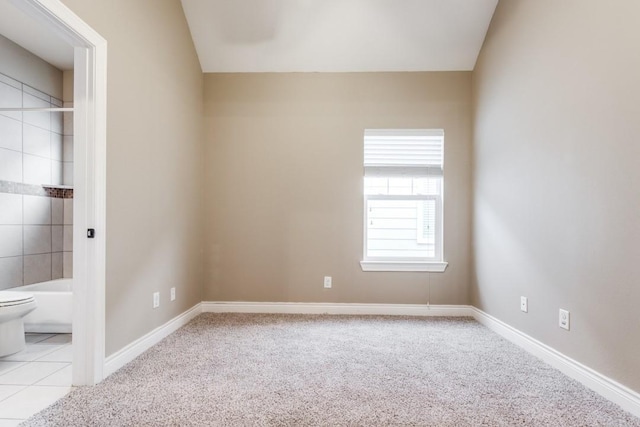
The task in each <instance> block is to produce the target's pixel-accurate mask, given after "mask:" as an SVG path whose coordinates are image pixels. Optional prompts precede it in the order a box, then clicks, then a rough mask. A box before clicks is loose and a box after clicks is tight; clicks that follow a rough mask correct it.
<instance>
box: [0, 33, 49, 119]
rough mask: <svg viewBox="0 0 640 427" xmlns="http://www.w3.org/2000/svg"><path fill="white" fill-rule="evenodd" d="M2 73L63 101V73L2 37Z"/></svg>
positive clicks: (0, 49)
mask: <svg viewBox="0 0 640 427" xmlns="http://www.w3.org/2000/svg"><path fill="white" fill-rule="evenodd" d="M0 73H2V74H4V75H6V76H9V77H12V78H14V79H16V80H18V81H20V82H22V83H26V84H28V85H29V86H31V87H33V88H35V89H38V90H40V91H42V92H44V93H46V94H47V95H51V96H54V97H56V98H58V99H62V71H60V70H59V69H57V68H56V67H54V66H53V65H51V64H49V63H48V62H46V61H45V60H43V59H41V58H39V57H37V56H35V55H34V54H33V53H31V52H29V51H28V50H26V49H24V48H23V47H22V46H18V45H17V44H15V43H14V42H12V41H11V40H9V39H8V38H6V37H4V36H2V35H0ZM18 107H21V105H18Z"/></svg>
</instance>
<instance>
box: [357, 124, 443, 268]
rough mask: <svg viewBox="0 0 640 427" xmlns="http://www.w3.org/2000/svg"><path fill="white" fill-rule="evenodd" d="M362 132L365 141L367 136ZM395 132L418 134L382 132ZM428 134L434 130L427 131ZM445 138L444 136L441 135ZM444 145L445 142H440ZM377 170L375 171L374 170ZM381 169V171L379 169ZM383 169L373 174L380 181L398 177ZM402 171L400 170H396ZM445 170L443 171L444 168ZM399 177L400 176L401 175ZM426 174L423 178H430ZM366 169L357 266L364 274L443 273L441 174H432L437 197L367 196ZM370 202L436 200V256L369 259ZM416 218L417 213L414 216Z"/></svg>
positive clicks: (394, 170) (413, 130)
mask: <svg viewBox="0 0 640 427" xmlns="http://www.w3.org/2000/svg"><path fill="white" fill-rule="evenodd" d="M368 131H371V130H367V131H365V140H366V134H367V132H368ZM394 131H397V133H398V135H403V134H406V133H408V132H416V131H420V130H417V129H397V130H384V132H386V133H391V132H394ZM426 131H427V132H430V131H433V130H426ZM443 138H444V136H443ZM443 143H444V140H443ZM376 169H378V168H376ZM380 169H382V168H380ZM385 169H386V168H384V169H382V170H381V171H380V172H379V173H376V174H375V175H376V176H378V177H380V178H393V177H398V174H397V172H399V170H398V168H388V169H387V170H388V172H389V174H388V175H386V174H385V173H384V170H385ZM399 169H402V168H399ZM443 170H444V168H443ZM400 175H402V173H400ZM429 175H430V174H429V173H426V176H429ZM366 176H367V174H366V166H365V174H364V177H363V182H362V190H363V193H364V197H363V221H362V225H363V243H362V248H363V250H362V261H360V266H361V268H362V270H363V271H398V272H399V271H409V272H411V271H413V272H444V271H445V269H446V268H447V266H448V263H447V262H446V261H444V204H443V197H444V173H442V174H440V175H434V177H436V176H437V177H438V178H439V179H440V192H439V194H437V195H434V194H406V195H402V194H366V188H365V185H366V184H365V179H366ZM371 200H435V201H436V218H435V227H436V230H435V242H434V243H435V253H434V256H433V257H429V258H426V257H424V258H423V257H370V256H368V255H367V253H368V240H369V238H368V222H369V209H368V208H369V201H371ZM417 215H419V213H417Z"/></svg>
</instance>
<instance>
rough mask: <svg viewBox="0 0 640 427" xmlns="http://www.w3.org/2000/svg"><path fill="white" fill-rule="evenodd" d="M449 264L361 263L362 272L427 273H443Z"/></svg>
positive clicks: (418, 262)
mask: <svg viewBox="0 0 640 427" xmlns="http://www.w3.org/2000/svg"><path fill="white" fill-rule="evenodd" d="M447 265H449V263H448V262H444V261H443V262H420V261H360V266H361V267H362V271H425V272H430V273H442V272H444V270H445V269H446V268H447Z"/></svg>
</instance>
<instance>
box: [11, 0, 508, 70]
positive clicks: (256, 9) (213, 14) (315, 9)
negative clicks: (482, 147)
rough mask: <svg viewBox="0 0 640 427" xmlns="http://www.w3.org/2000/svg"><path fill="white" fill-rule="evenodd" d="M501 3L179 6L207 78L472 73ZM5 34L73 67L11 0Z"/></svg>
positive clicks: (252, 0) (377, 0) (202, 1)
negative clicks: (245, 74)
mask: <svg viewBox="0 0 640 427" xmlns="http://www.w3.org/2000/svg"><path fill="white" fill-rule="evenodd" d="M497 3H498V0H182V7H183V9H184V12H185V15H186V18H187V22H188V24H189V28H190V30H191V35H192V37H193V41H194V44H195V47H196V50H197V52H198V57H199V59H200V65H201V67H202V70H203V71H204V72H212V73H215V72H296V71H297V72H355V71H452V70H472V69H473V68H474V66H475V62H476V59H477V57H478V53H479V51H480V48H481V47H482V43H483V41H484V37H485V34H486V32H487V29H488V27H489V23H490V22H491V18H492V16H493V12H494V10H495V7H496V5H497ZM25 28H26V29H28V31H25ZM0 34H1V35H4V36H5V37H7V38H9V39H11V40H13V41H14V42H16V43H18V44H19V45H21V46H23V47H24V48H26V49H27V50H29V51H31V52H33V53H34V54H36V55H38V56H40V57H41V58H43V59H44V60H46V61H48V62H50V63H51V64H53V65H55V66H56V67H58V68H61V69H71V68H73V49H72V48H71V47H70V46H69V45H67V44H66V43H65V42H64V41H63V40H60V39H58V38H57V37H56V36H55V35H52V34H49V33H47V32H46V30H44V29H43V26H42V25H40V24H39V23H37V22H35V21H33V20H32V19H31V18H28V17H26V16H25V15H24V14H23V13H22V12H21V11H20V10H18V9H17V8H16V7H15V6H14V4H12V2H10V1H9V0H0Z"/></svg>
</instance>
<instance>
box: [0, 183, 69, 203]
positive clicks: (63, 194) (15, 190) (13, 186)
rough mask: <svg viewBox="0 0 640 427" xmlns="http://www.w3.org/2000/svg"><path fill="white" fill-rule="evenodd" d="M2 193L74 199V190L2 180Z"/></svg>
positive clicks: (0, 190)
mask: <svg viewBox="0 0 640 427" xmlns="http://www.w3.org/2000/svg"><path fill="white" fill-rule="evenodd" d="M0 193H11V194H22V195H26V196H42V197H51V198H54V199H73V189H72V188H44V187H42V186H41V185H33V184H23V183H21V182H12V181H2V180H0Z"/></svg>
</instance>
